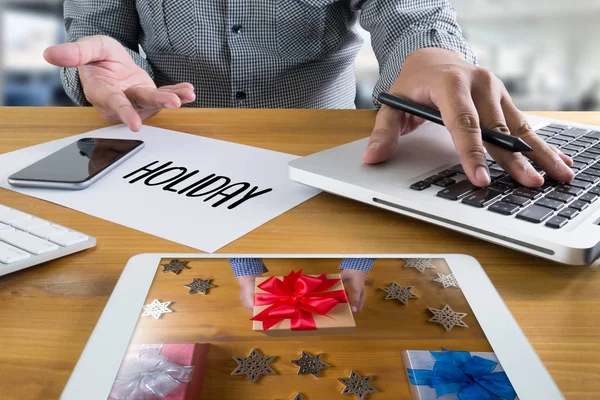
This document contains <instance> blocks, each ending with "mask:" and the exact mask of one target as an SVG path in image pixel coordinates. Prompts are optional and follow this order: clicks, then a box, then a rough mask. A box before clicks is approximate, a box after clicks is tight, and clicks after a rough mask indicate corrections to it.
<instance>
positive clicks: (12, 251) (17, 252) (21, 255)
mask: <svg viewBox="0 0 600 400" xmlns="http://www.w3.org/2000/svg"><path fill="white" fill-rule="evenodd" d="M29 257H31V255H30V254H29V253H27V252H25V251H23V250H21V249H19V248H16V247H14V246H11V245H10V244H7V243H3V242H0V263H3V264H10V263H13V262H17V261H21V260H25V259H27V258H29Z"/></svg>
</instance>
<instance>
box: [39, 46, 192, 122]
mask: <svg viewBox="0 0 600 400" xmlns="http://www.w3.org/2000/svg"><path fill="white" fill-rule="evenodd" d="M44 58H45V59H46V61H48V62H49V63H50V64H53V65H56V66H59V67H67V68H75V67H77V68H78V70H79V79H80V81H81V85H82V87H83V91H84V93H85V96H86V98H87V100H88V101H89V102H90V103H91V104H92V105H93V106H94V107H95V108H96V109H97V110H98V112H99V113H100V115H102V117H103V118H104V119H106V120H107V121H110V122H117V121H122V122H124V123H125V124H127V126H128V127H129V129H131V130H132V131H134V132H137V131H139V130H140V129H141V128H142V121H143V120H145V119H147V118H150V117H152V116H153V115H155V114H156V113H158V112H159V111H160V110H162V109H163V108H179V107H181V105H182V104H186V103H191V102H193V101H194V100H195V98H196V95H195V93H194V87H193V86H192V85H191V84H190V83H180V84H178V85H172V86H163V87H161V88H157V87H156V84H155V83H154V81H153V80H152V78H151V77H150V75H148V73H146V71H144V70H143V69H142V68H140V67H139V66H138V65H137V64H136V63H135V62H134V61H133V59H132V58H131V56H130V55H129V54H128V53H127V51H126V50H125V48H124V47H123V45H121V43H119V42H118V41H116V40H115V39H112V38H110V37H108V36H89V37H85V38H83V39H81V40H79V41H78V42H76V43H65V44H60V45H57V46H52V47H49V48H48V49H46V51H45V52H44Z"/></svg>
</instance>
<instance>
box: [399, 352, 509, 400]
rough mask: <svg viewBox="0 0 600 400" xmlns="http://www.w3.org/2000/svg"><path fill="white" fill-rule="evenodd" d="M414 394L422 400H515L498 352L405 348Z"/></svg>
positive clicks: (405, 358)
mask: <svg viewBox="0 0 600 400" xmlns="http://www.w3.org/2000/svg"><path fill="white" fill-rule="evenodd" d="M402 359H403V361H404V365H405V366H406V367H407V369H406V372H407V374H408V379H409V382H410V384H411V391H412V394H413V397H414V398H415V399H419V400H456V399H458V400H515V399H516V397H517V394H516V392H515V390H514V389H513V387H512V385H511V383H510V381H509V380H508V376H507V375H506V373H505V372H504V371H503V369H502V366H501V365H500V364H499V363H498V359H497V358H496V356H495V355H494V353H469V352H467V351H449V350H445V349H442V351H404V352H402Z"/></svg>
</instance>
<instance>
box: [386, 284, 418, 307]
mask: <svg viewBox="0 0 600 400" xmlns="http://www.w3.org/2000/svg"><path fill="white" fill-rule="evenodd" d="M412 288H413V287H412V286H400V285H398V284H397V283H396V282H392V284H391V285H389V286H386V287H384V288H379V289H380V290H383V291H384V292H386V293H387V295H386V296H385V299H384V300H398V301H399V302H400V303H402V304H406V303H407V302H408V299H419V298H420V297H419V296H417V295H416V294H414V293H412V292H411V290H412Z"/></svg>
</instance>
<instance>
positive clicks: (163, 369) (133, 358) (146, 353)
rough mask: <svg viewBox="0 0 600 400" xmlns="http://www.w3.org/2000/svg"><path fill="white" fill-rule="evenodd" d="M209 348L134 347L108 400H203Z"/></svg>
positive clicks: (172, 345) (162, 345)
mask: <svg viewBox="0 0 600 400" xmlns="http://www.w3.org/2000/svg"><path fill="white" fill-rule="evenodd" d="M208 348H209V346H208V344H206V343H203V344H199V343H189V344H188V343H186V344H150V345H141V344H134V345H131V346H130V347H129V348H128V349H127V354H126V355H125V357H124V359H123V362H122V364H121V367H120V369H119V372H118V374H117V378H116V379H115V383H114V385H113V388H112V390H111V393H110V395H109V397H108V399H109V400H124V399H127V398H144V399H146V398H149V399H151V400H158V399H162V400H198V399H200V398H201V397H200V392H201V391H202V383H203V379H204V371H205V368H206V358H207V355H208ZM144 395H146V397H143V396H144ZM128 396H129V397H128Z"/></svg>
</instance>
